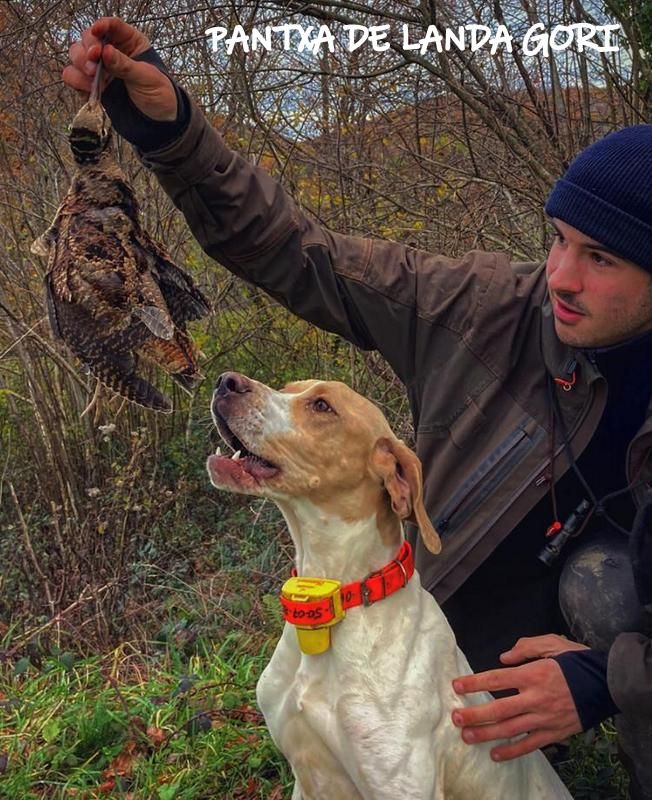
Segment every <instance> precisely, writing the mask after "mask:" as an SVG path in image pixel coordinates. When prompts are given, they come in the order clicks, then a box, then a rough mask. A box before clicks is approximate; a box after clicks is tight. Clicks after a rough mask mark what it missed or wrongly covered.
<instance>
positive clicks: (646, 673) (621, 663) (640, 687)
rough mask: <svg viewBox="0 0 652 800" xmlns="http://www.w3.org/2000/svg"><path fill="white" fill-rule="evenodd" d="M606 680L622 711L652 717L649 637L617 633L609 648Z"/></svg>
mask: <svg viewBox="0 0 652 800" xmlns="http://www.w3.org/2000/svg"><path fill="white" fill-rule="evenodd" d="M607 680H608V683H609V691H610V692H611V696H612V697H613V699H614V701H615V703H616V705H617V706H618V708H620V710H621V711H622V712H623V713H625V714H631V715H633V716H637V717H640V716H645V717H649V718H650V719H652V640H651V639H648V638H647V637H646V636H644V635H643V634H640V633H621V634H620V635H619V636H618V637H617V638H616V641H615V642H614V643H613V645H612V646H611V649H610V651H609V663H608V666H607Z"/></svg>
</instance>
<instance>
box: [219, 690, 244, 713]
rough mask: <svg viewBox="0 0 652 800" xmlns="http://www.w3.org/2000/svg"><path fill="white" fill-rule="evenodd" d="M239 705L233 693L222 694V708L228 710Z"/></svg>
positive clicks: (236, 696)
mask: <svg viewBox="0 0 652 800" xmlns="http://www.w3.org/2000/svg"><path fill="white" fill-rule="evenodd" d="M238 705H240V698H239V697H238V695H237V694H235V693H234V692H224V694H223V695H222V708H226V709H230V708H235V707H236V706H238Z"/></svg>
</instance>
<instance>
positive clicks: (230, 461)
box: [208, 410, 280, 489]
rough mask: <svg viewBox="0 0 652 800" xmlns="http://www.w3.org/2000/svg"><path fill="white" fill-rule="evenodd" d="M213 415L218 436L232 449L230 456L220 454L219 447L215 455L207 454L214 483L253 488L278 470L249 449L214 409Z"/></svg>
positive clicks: (274, 465)
mask: <svg viewBox="0 0 652 800" xmlns="http://www.w3.org/2000/svg"><path fill="white" fill-rule="evenodd" d="M213 415H214V418H215V423H216V425H217V429H218V431H219V433H220V436H221V437H222V439H224V441H225V442H226V443H227V445H228V446H229V447H231V448H232V449H233V455H231V456H229V455H222V452H221V449H220V448H219V447H218V448H217V451H216V452H215V455H213V456H209V458H208V468H209V471H210V473H211V476H212V477H213V479H214V481H215V482H216V483H218V484H225V483H226V484H231V485H232V484H236V485H238V486H242V488H249V489H253V488H256V487H257V486H258V485H259V484H260V482H261V481H266V480H269V479H270V478H273V477H274V476H275V475H277V474H278V473H279V472H280V469H279V467H277V466H276V464H272V463H271V462H270V461H267V460H266V459H264V458H263V457H262V456H260V455H258V454H257V453H253V452H252V451H251V450H249V449H248V448H247V447H246V446H245V445H244V443H243V442H242V441H241V440H240V439H239V438H238V437H237V436H236V435H235V433H233V431H232V430H231V428H229V426H228V424H227V422H226V420H225V419H224V418H223V417H221V416H220V415H219V414H216V413H215V410H213Z"/></svg>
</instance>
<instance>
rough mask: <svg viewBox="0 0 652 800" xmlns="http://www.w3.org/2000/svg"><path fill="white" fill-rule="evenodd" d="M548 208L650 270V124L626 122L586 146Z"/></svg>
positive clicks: (651, 257) (651, 188)
mask: <svg viewBox="0 0 652 800" xmlns="http://www.w3.org/2000/svg"><path fill="white" fill-rule="evenodd" d="M545 210H546V214H548V216H550V217H557V219H560V220H562V222H566V223H567V224H568V225H571V226H572V227H573V228H577V230H578V231H581V232H582V233H583V234H584V235H585V236H590V237H591V239H594V240H595V241H596V242H598V243H599V244H602V245H604V246H605V247H608V248H609V249H610V250H613V251H614V252H615V253H618V254H619V255H621V256H623V257H624V258H626V259H629V260H630V261H633V262H634V263H635V264H637V265H638V266H639V267H643V268H644V269H646V270H648V271H649V272H652V125H632V126H631V127H630V128H623V129H622V130H620V131H616V132H615V133H610V134H609V135H608V136H605V137H604V139H600V140H599V141H597V142H595V143H594V144H592V145H590V146H589V147H587V148H586V150H583V151H582V152H581V153H580V154H579V155H578V156H577V158H576V159H575V160H574V161H573V163H572V164H571V165H570V167H569V168H568V170H567V171H566V174H565V175H564V177H563V178H561V179H560V180H558V181H557V183H556V184H555V186H554V188H553V190H552V192H551V193H550V197H548V202H547V203H546V206H545Z"/></svg>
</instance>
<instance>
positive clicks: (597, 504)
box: [546, 374, 645, 536]
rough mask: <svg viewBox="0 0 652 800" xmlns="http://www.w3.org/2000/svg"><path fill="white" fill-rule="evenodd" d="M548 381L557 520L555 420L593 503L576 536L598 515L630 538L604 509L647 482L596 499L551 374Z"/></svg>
mask: <svg viewBox="0 0 652 800" xmlns="http://www.w3.org/2000/svg"><path fill="white" fill-rule="evenodd" d="M546 381H547V384H548V397H549V399H550V403H551V412H552V413H551V416H552V424H551V438H552V448H551V451H550V474H551V482H552V490H551V491H552V507H553V512H554V514H555V519H557V499H556V495H555V488H554V470H553V464H554V460H555V450H554V423H555V420H556V421H557V424H558V426H559V430H560V431H561V435H562V443H563V446H564V449H565V450H566V455H567V456H568V460H569V461H570V465H571V468H572V469H573V471H574V473H575V475H576V476H577V478H578V480H579V482H580V484H581V485H582V488H583V489H584V491H585V492H586V494H587V496H588V498H589V500H590V502H591V510H590V511H589V513H588V514H587V515H586V518H585V519H584V521H583V522H582V524H581V525H580V527H579V529H578V530H577V532H576V533H575V536H579V535H580V533H582V531H583V530H584V528H585V527H586V525H587V524H588V522H589V520H590V519H591V517H592V516H593V514H597V515H598V516H602V517H604V519H605V520H606V521H607V522H608V523H609V525H611V526H612V527H613V528H615V530H617V531H618V532H619V533H622V534H624V535H625V536H629V534H630V531H628V530H627V529H625V528H623V527H622V525H619V524H618V523H617V522H616V521H615V520H614V519H613V518H612V517H611V516H610V515H609V514H607V511H606V509H605V507H604V504H605V503H606V502H608V501H610V500H613V499H614V498H615V497H618V496H619V495H622V494H625V492H631V490H632V489H635V488H636V487H638V486H641V485H642V484H643V483H645V481H643V480H641V481H637V482H632V483H630V484H628V485H627V486H625V488H624V489H617V490H616V491H614V492H609V493H608V494H605V495H604V496H603V497H601V498H600V499H599V500H598V499H596V496H595V494H594V493H593V490H592V489H591V487H590V486H589V484H588V483H587V482H586V479H585V478H584V476H583V475H582V473H581V471H580V468H579V467H578V466H577V462H576V461H575V456H574V455H573V450H572V448H571V444H570V439H569V437H568V432H567V430H566V425H565V423H564V418H563V415H562V411H561V405H560V403H559V398H558V397H557V393H556V392H555V386H554V383H553V378H552V376H551V375H550V374H547V375H546Z"/></svg>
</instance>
